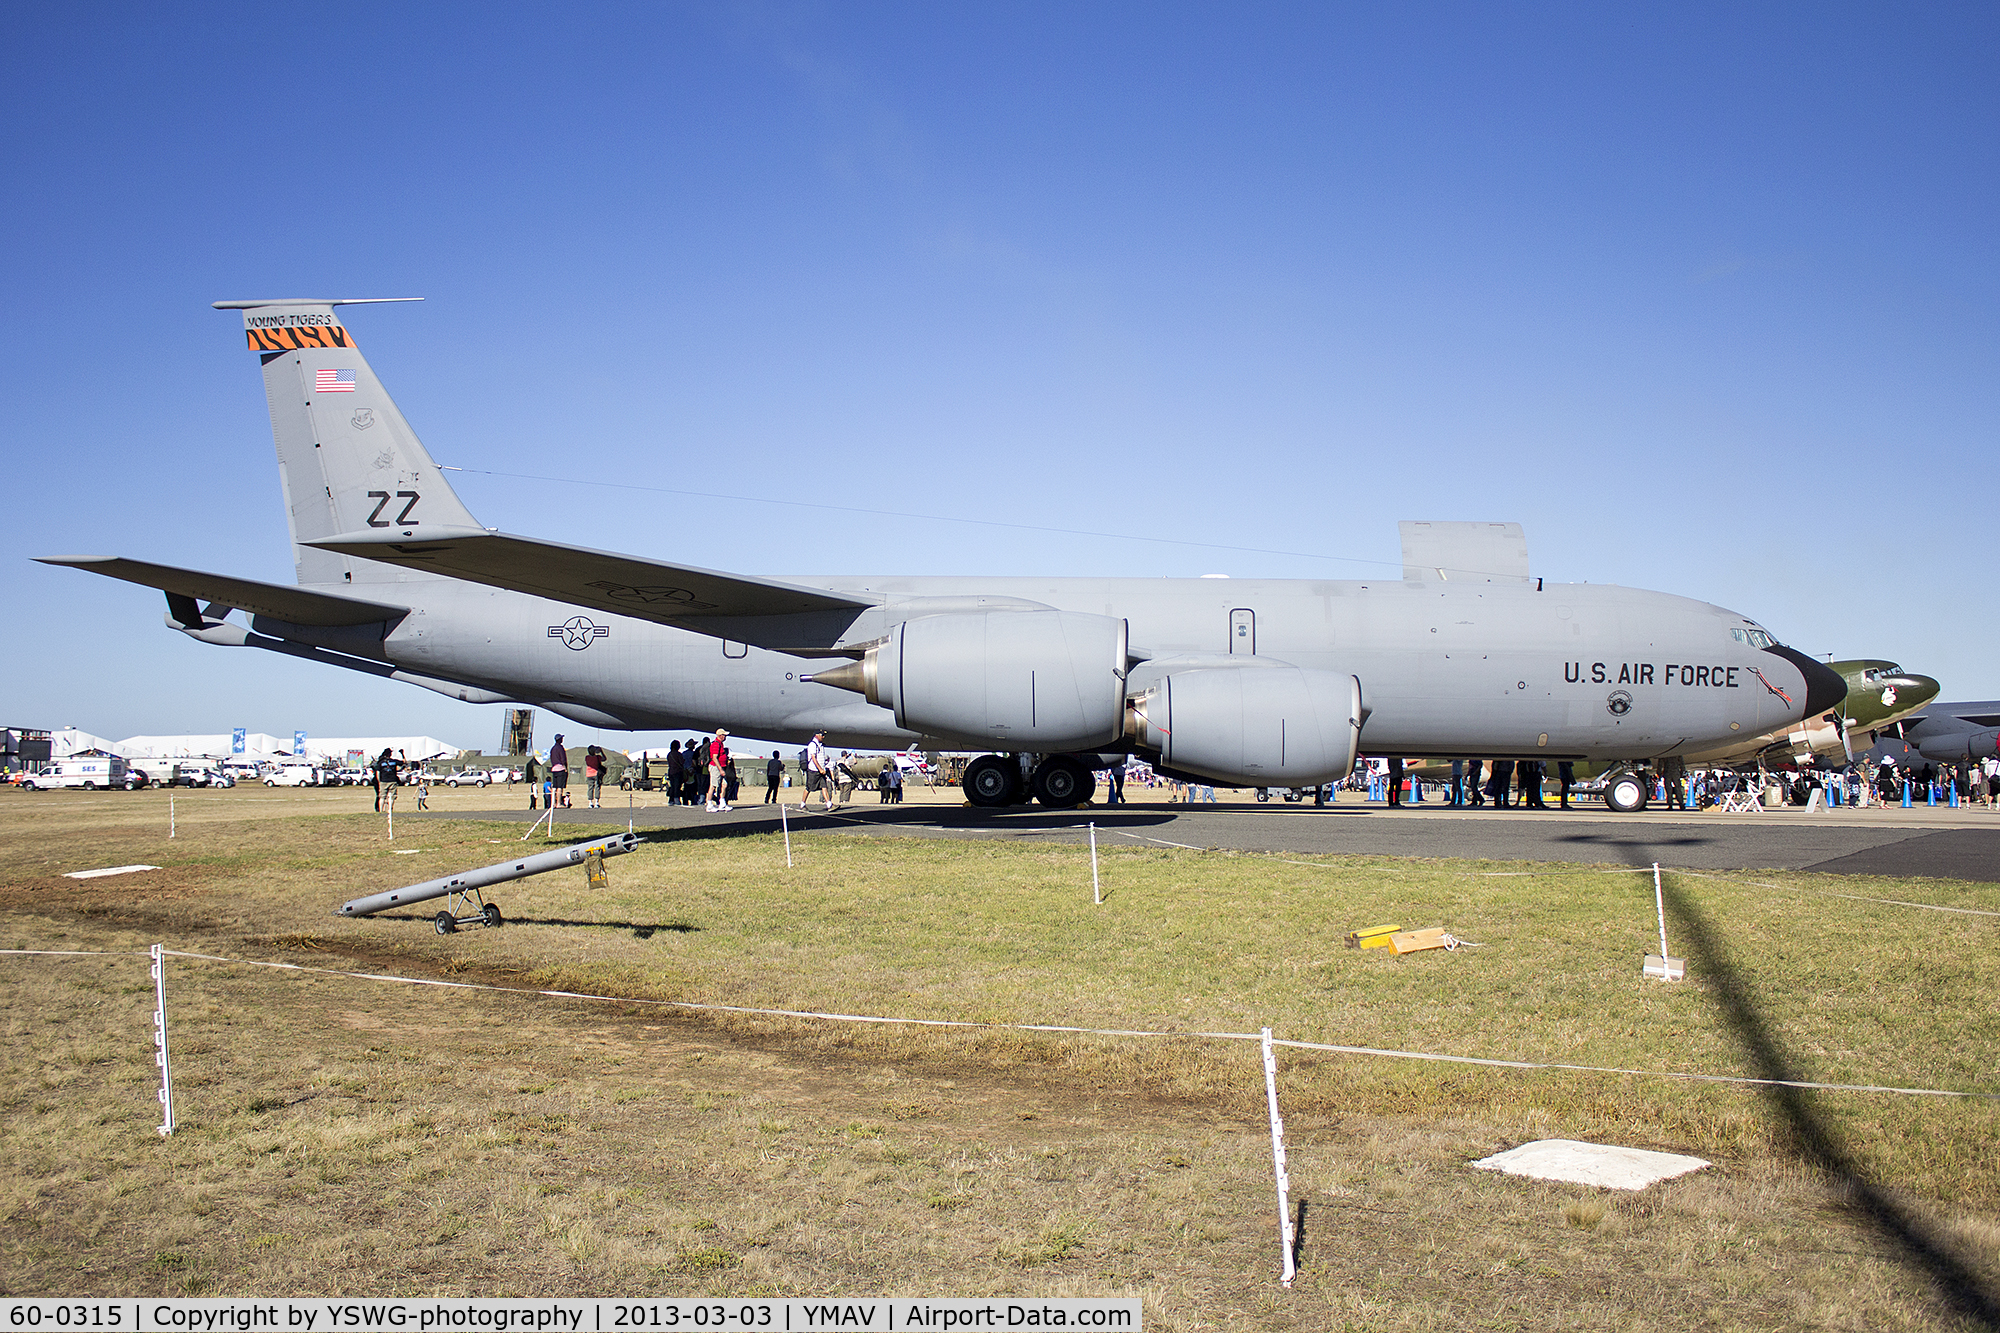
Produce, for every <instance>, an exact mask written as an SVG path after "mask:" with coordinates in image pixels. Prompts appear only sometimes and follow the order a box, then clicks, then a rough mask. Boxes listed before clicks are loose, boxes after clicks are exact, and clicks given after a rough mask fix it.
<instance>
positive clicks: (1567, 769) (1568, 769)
mask: <svg viewBox="0 0 2000 1333" xmlns="http://www.w3.org/2000/svg"><path fill="white" fill-rule="evenodd" d="M1556 780H1557V781H1558V782H1560V783H1562V808H1563V809H1565V810H1567V809H1569V789H1570V788H1571V787H1573V786H1575V785H1576V765H1575V764H1573V763H1571V762H1570V761H1569V760H1567V759H1561V760H1558V761H1556Z"/></svg>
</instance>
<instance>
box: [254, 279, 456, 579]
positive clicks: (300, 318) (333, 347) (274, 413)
mask: <svg viewBox="0 0 2000 1333" xmlns="http://www.w3.org/2000/svg"><path fill="white" fill-rule="evenodd" d="M403 299H419V298H403ZM365 304H373V303H372V302H364V301H315V300H303V299H292V300H271V301H217V302H216V303H215V308H216V309H218V310H240V311H242V312H243V328H244V330H245V332H246V335H247V337H248V340H249V344H250V350H251V351H253V352H256V353H258V355H259V356H260V357H261V358H262V360H263V363H264V397H265V399H266V401H267V402H269V404H270V407H271V434H272V436H273V437H274V438H275V439H276V441H277V445H278V476H279V480H280V481H281V482H282V483H283V485H284V490H285V513H286V518H287V520H288V521H289V522H290V524H291V532H292V556H293V559H294V560H295V561H296V562H297V565H298V575H299V582H300V583H338V584H356V583H401V582H407V581H411V580H415V579H423V578H428V577H432V576H430V575H428V574H425V573H423V572H421V571H416V570H407V569H400V568H398V567H396V566H393V565H385V564H380V563H377V562H376V561H372V560H364V559H361V558H359V557H356V556H345V555H336V554H334V553H333V552H331V551H318V550H314V549H313V548H312V547H309V546H305V545H302V544H301V543H303V542H307V541H311V540H313V539H314V538H318V537H331V536H333V535H334V534H335V533H341V532H357V531H365V530H366V529H368V528H386V527H388V526H390V525H391V524H395V523H448V524H453V525H462V526H465V527H477V526H478V524H477V523H476V522H475V521H474V519H473V517H472V515H471V513H470V512H468V511H467V509H466V508H465V506H464V505H463V504H461V503H459V499H458V497H457V496H456V495H454V494H453V493H452V490H451V487H449V486H447V485H446V484H445V480H444V474H443V473H442V472H440V471H439V470H438V466H437V464H436V463H434V462H432V461H431V456H430V454H429V453H427V452H426V451H425V450H424V446H423V442H422V441H420V440H419V439H417V435H416V432H415V431H413V430H411V429H410V424H409V422H407V421H405V420H403V414H402V413H401V412H399V411H397V410H396V404H395V402H394V401H393V400H392V399H391V398H390V397H389V394H388V391H387V390H385V389H384V388H383V387H382V382H381V381H380V380H378V379H376V378H375V372H374V371H373V370H370V369H369V368H368V362H367V361H366V360H364V359H363V358H362V356H361V352H360V350H359V349H358V348H357V347H355V345H354V338H353V336H352V335H351V334H349V333H348V331H347V330H346V328H344V327H342V325H341V322H340V317H339V316H338V315H337V314H335V313H334V308H335V307H336V306H343V305H365Z"/></svg>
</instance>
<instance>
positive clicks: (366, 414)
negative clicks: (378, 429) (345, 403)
mask: <svg viewBox="0 0 2000 1333" xmlns="http://www.w3.org/2000/svg"><path fill="white" fill-rule="evenodd" d="M347 420H348V424H349V425H351V426H353V427H354V429H356V430H367V429H368V428H369V427H370V426H372V425H374V424H375V409H374V408H372V407H364V408H362V409H361V410H360V411H359V412H356V413H355V414H354V415H353V416H351V417H349V418H348V419H347Z"/></svg>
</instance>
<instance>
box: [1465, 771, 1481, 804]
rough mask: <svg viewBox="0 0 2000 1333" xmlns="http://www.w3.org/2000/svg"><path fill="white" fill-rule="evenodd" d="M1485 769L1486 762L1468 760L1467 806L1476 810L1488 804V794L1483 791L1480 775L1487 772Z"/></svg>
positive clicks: (1466, 774)
mask: <svg viewBox="0 0 2000 1333" xmlns="http://www.w3.org/2000/svg"><path fill="white" fill-rule="evenodd" d="M1485 768H1486V761H1485V760H1484V759H1468V760H1466V761H1465V797H1466V804H1467V805H1470V806H1472V807H1474V808H1475V809H1476V808H1478V807H1479V806H1482V805H1485V804H1486V793H1485V791H1483V790H1482V789H1481V787H1480V782H1479V775H1480V773H1482V772H1483V771H1485Z"/></svg>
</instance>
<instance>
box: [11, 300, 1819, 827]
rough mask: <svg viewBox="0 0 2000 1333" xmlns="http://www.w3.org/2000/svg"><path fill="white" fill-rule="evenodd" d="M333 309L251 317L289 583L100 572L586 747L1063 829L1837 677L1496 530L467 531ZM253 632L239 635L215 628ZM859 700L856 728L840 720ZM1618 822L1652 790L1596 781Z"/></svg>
mask: <svg viewBox="0 0 2000 1333" xmlns="http://www.w3.org/2000/svg"><path fill="white" fill-rule="evenodd" d="M356 304H365V303H364V302H356V301H335V300H302V299H294V300H265V301H218V302H216V308H217V309H223V310H236V311H241V312H242V318H243V327H244V329H245V331H246V335H247V338H248V342H249V347H250V350H251V351H253V352H255V353H257V354H258V356H259V358H260V359H261V361H262V363H263V368H264V393H265V397H266V399H267V401H268V403H269V405H270V411H271V427H272V431H273V434H274V435H275V437H276V441H277V448H278V470H279V476H280V480H281V481H282V483H283V487H284V495H285V505H286V510H287V512H288V515H289V517H290V524H291V536H292V542H293V551H294V554H295V556H296V559H297V567H298V586H297V587H287V586H282V585H277V584H268V583H262V582H256V581H252V580H249V579H240V578H231V577H228V576H225V575H218V574H209V573H202V572H199V571H195V570H185V569H174V568H170V567H167V566H163V565H154V564H147V563H144V562H140V561H135V560H126V559H120V558H116V557H111V556H58V557H48V558H47V563H50V564H61V565H70V566H74V567H76V568H80V569H87V570H90V571H92V572H94V573H98V574H105V575H109V576H111V577H113V578H120V579H125V580H127V581H130V582H133V583H137V584H141V585H144V586H146V587H151V588H157V589H160V590H162V591H164V592H165V593H166V595H167V623H168V624H169V625H170V626H171V627H172V628H174V629H178V630H180V631H181V632H182V633H184V634H187V635H189V636H191V637H193V638H196V639H199V640H201V641H202V642H204V643H211V644H222V645H229V646H238V647H255V648H263V649H267V650H270V651H273V652H280V653H288V654H291V655H293V656H297V657H303V658H308V659H310V660H313V661H319V662H326V663H329V664H332V665H335V666H341V667H346V668H350V669H353V670H358V671H365V672H370V673H373V674H375V675H378V676H385V677H387V678H389V679H391V680H400V681H404V682H407V683H409V684H413V685H421V686H423V687H425V688H426V689H432V690H436V691H438V692H440V693H442V694H446V695H449V696H451V697H453V698H456V699H464V700H467V701H469V702H473V703H522V704H532V705H536V706H540V707H544V708H548V709H551V710H553V711H555V712H556V713H559V714H561V715H562V716H564V717H568V718H572V719H575V720H576V721H578V722H581V723H585V724H588V725H594V726H600V727H607V728H626V729H646V730H651V729H662V728H682V727H687V728H694V729H698V730H706V729H707V728H710V727H714V726H726V727H728V728H729V729H730V730H731V731H732V732H736V733H739V734H742V735H749V736H760V737H767V738H770V739H773V740H778V741H790V742H798V741H803V740H805V739H807V738H808V737H810V736H811V735H812V734H813V733H814V732H819V731H824V732H826V733H827V736H828V738H829V740H830V741H832V743H834V744H836V745H842V746H848V747H854V748H862V747H866V748H883V749H908V748H912V747H918V746H921V747H924V748H939V749H971V750H979V751H988V752H989V753H986V754H983V755H982V756H981V757H980V758H978V759H976V760H974V761H973V762H972V763H971V764H970V765H968V766H967V769H966V774H965V780H964V781H965V792H966V795H967V796H968V797H969V798H970V799H971V801H972V802H973V803H974V804H976V805H982V806H1002V805H1008V804H1012V803H1014V802H1016V801H1017V800H1019V799H1021V798H1022V797H1023V796H1024V795H1026V794H1032V795H1033V796H1034V797H1035V798H1036V799H1038V800H1040V801H1041V802H1043V803H1044V804H1047V805H1050V806H1058V807H1061V806H1071V805H1075V804H1077V803H1078V802H1080V801H1082V800H1084V799H1086V798H1088V797H1089V795H1090V794H1091V792H1092V789H1093V783H1094V779H1093V778H1092V776H1091V772H1092V769H1093V768H1094V767H1101V766H1103V765H1104V764H1105V763H1107V762H1110V760H1109V759H1108V758H1106V756H1116V755H1121V754H1129V753H1137V754H1139V755H1142V756H1143V757H1145V758H1146V759H1148V760H1150V761H1151V762H1152V763H1153V764H1154V765H1155V766H1156V767H1157V768H1159V769H1160V770H1162V771H1163V772H1166V773H1169V774H1173V775H1177V776H1181V777H1184V778H1191V779H1194V780H1198V781H1205V782H1215V783H1220V784H1223V785H1228V786H1254V787H1302V786H1313V785H1316V784H1319V783H1324V782H1329V781H1332V780H1335V779H1338V778H1340V777H1343V776H1345V775H1346V774H1347V773H1348V772H1349V771H1351V769H1352V767H1353V765H1354V761H1355V758H1356V756H1357V754H1359V753H1362V752H1364V751H1365V752H1370V753H1376V754H1396V755H1404V756H1424V755H1444V756H1455V755H1463V756H1481V757H1487V758H1499V757H1511V758H1537V759H1551V760H1553V759H1563V758H1570V759H1592V760H1612V761H1619V762H1621V763H1623V764H1625V765H1627V766H1628V767H1629V768H1630V769H1632V770H1634V771H1636V770H1637V769H1639V768H1641V767H1642V766H1643V765H1645V764H1647V763H1649V762H1652V761H1656V760H1660V759H1663V758H1665V757H1669V756H1675V755H1679V754H1684V753H1687V752H1690V751H1692V750H1695V749H1697V748H1701V747H1708V746H1712V745H1714V744H1716V743H1718V742H1723V741H1726V740H1727V739H1729V738H1731V737H1733V736H1738V735H1756V734H1758V733H1762V732H1769V731H1774V730H1778V729H1781V728H1785V727H1790V726H1792V725H1794V724H1796V723H1798V722H1799V721H1800V720H1801V719H1803V718H1807V717H1818V716H1820V715H1821V714H1823V713H1825V712H1826V711H1827V710H1828V709H1829V708H1831V707H1832V706H1833V705H1835V704H1837V703H1839V702H1840V699H1841V697H1842V695H1843V694H1844V693H1845V691H1846V684H1845V682H1844V681H1842V680H1841V678H1840V677H1839V676H1838V675H1836V674H1834V673H1833V672H1831V671H1829V670H1827V668H1826V667H1824V666H1822V665H1820V664H1819V663H1817V662H1814V661H1813V660H1812V659H1811V658H1809V657H1807V656H1805V655H1804V654H1802V653H1799V652H1796V651H1794V650H1793V649H1790V648H1787V647H1784V646H1782V645H1780V644H1779V643H1778V642H1777V641H1776V640H1775V639H1774V638H1773V637H1772V636H1771V634H1770V633H1769V632H1768V631H1766V630H1765V629H1764V628H1763V627H1762V626H1760V625H1758V624H1757V623H1756V622H1755V621H1752V620H1750V619H1748V618H1747V617H1744V616H1741V615H1738V614H1737V613H1736V612H1734V611H1728V610H1724V609H1723V608H1721V607H1718V606H1711V605H1709V604H1707V603H1704V602H1698V601H1694V600H1691V599H1689V598H1685V597H1677V596H1673V595H1670V594H1667V593H1658V592H1643V591H1638V590H1635V589H1629V588H1619V587H1614V586H1609V585H1596V584H1556V585H1548V586H1544V584H1543V582H1542V580H1540V579H1537V578H1534V577H1531V576H1530V574H1529V573H1528V561H1527V549H1526V546H1525V543H1524V541H1523V538H1522V534H1521V529H1520V527H1519V525H1517V524H1501V523H1405V524H1403V525H1402V536H1403V558H1404V568H1403V570H1402V576H1401V577H1400V578H1398V577H1393V576H1391V577H1387V578H1379V579H1362V580H1331V579H1254V580H1221V579H1212V580H1211V579H1139V578H939V577H922V578H916V577H898V576H882V577H867V576H856V577H832V576H823V575H815V576H807V577H797V578H781V579H779V578H761V577H751V576H746V575H739V574H729V573H722V572H718V571H715V570H710V569H700V568H696V567H694V566H691V565H683V564H676V563H673V562H670V561H663V560H651V559H646V558H643V557H639V556H628V555H618V554H613V553H609V552H603V551H593V550H587V549H584V548H581V547H576V546H566V545H561V544H558V543H555V542H546V541H540V540H537V539H535V538H531V537H518V536H513V535H510V534H507V533H502V532H499V531H497V530H495V529H492V528H485V527H481V526H480V525H479V523H478V522H477V520H475V519H474V518H473V516H472V514H471V513H470V512H468V511H467V509H466V508H465V506H464V505H463V504H461V503H460V502H459V499H458V497H457V496H456V495H454V494H453V493H452V490H451V488H450V486H448V485H447V484H446V482H445V477H444V473H443V472H442V471H440V469H439V468H438V465H437V464H436V463H435V462H433V461H432V459H431V456H430V455H429V454H428V453H427V452H426V451H425V449H424V447H423V445H422V444H421V443H420V442H419V441H418V439H417V436H416V434H415V432H413V431H412V430H411V429H410V427H409V424H408V423H407V422H406V421H405V420H404V419H403V415H402V413H401V412H399V411H397V410H396V405H395V403H394V402H393V401H391V399H390V397H389V395H388V393H387V392H386V391H385V390H384V389H383V387H382V384H381V381H379V380H378V379H377V378H376V377H375V372H374V371H373V370H371V369H370V368H369V365H368V362H367V361H366V360H364V359H363V358H362V355H361V353H360V351H359V350H358V349H357V348H356V346H355V343H354V339H353V336H352V335H351V334H350V333H349V332H348V330H347V328H346V327H345V326H344V325H343V324H342V323H341V321H340V317H339V315H338V313H337V310H338V308H339V307H342V306H348V305H356ZM235 611H242V612H244V613H247V615H248V618H249V619H248V624H243V623H239V622H237V621H235V620H232V619H231V618H230V617H231V615H232V614H233V613H234V612H235ZM857 695H858V696H859V697H858V698H857V697H856V696H857ZM1611 791H1612V794H1611V801H1612V804H1613V805H1614V807H1615V808H1619V809H1637V808H1641V807H1642V806H1643V804H1644V801H1645V795H1644V792H1645V786H1644V784H1643V783H1642V782H1639V781H1637V780H1630V781H1625V782H1623V783H1614V784H1613V785H1612V789H1611Z"/></svg>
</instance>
